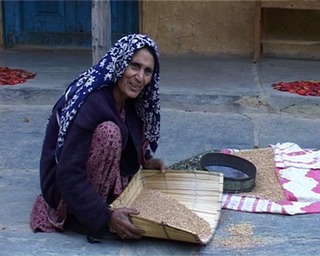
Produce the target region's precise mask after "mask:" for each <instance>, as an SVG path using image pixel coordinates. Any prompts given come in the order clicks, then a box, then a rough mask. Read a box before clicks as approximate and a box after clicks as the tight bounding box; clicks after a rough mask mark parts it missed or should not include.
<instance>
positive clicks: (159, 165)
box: [143, 157, 168, 172]
mask: <svg viewBox="0 0 320 256" xmlns="http://www.w3.org/2000/svg"><path fill="white" fill-rule="evenodd" d="M143 168H145V169H150V170H161V171H162V172H165V170H167V169H168V167H167V166H166V164H165V163H164V161H163V160H161V159H158V158H153V157H152V158H150V159H149V160H147V161H146V162H145V164H144V165H143Z"/></svg>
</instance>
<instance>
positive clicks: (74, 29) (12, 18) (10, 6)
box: [3, 0, 138, 47]
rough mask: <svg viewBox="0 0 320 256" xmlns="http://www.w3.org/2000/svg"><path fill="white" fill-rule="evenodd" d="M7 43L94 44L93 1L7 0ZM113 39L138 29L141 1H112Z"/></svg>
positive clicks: (89, 45)
mask: <svg viewBox="0 0 320 256" xmlns="http://www.w3.org/2000/svg"><path fill="white" fill-rule="evenodd" d="M3 13H4V20H5V45H6V46H7V47H11V46H14V45H43V46H52V47H54V46H77V47H91V1H90V0H87V1H70V0H55V1H35V0H23V1H12V0H8V1H6V0H5V1H4V12H3ZM111 15H112V41H115V40H116V39H118V38H119V37H120V36H122V35H124V34H127V33H136V32H138V0H134V1H133V0H126V1H116V0H114V1H111Z"/></svg>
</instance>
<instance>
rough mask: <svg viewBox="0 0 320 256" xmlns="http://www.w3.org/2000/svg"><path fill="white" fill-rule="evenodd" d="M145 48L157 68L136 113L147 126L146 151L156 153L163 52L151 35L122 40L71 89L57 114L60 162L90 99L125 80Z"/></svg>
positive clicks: (138, 103) (145, 131)
mask: <svg viewBox="0 0 320 256" xmlns="http://www.w3.org/2000/svg"><path fill="white" fill-rule="evenodd" d="M144 47H148V49H150V50H151V51H152V53H153V56H154V58H155V67H154V73H153V77H152V79H151V81H150V83H149V84H148V85H147V86H146V87H145V88H144V89H143V91H142V92H141V93H140V95H139V96H138V98H137V101H136V111H137V114H138V116H139V117H140V118H141V120H142V121H143V122H144V147H145V148H146V147H149V148H150V149H151V150H152V151H153V152H155V151H156V149H157V147H158V140H159V135H160V98H159V51H158V47H157V45H156V43H155V42H154V41H153V40H152V39H151V38H150V37H148V36H147V35H142V34H131V35H127V36H124V37H122V38H121V39H119V40H118V41H117V42H116V43H115V44H114V46H113V47H112V48H111V49H110V50H109V51H108V52H107V53H106V55H105V56H104V57H103V58H102V59H101V60H100V61H99V62H98V63H97V64H96V65H94V66H93V67H91V68H89V69H88V70H87V71H85V72H83V73H82V74H80V75H79V76H78V77H77V78H76V79H75V80H74V81H73V82H72V83H71V84H70V85H69V87H68V88H67V90H66V92H65V94H64V97H65V104H64V106H63V107H62V109H61V111H60V113H57V118H58V122H59V125H60V128H59V134H58V141H57V148H56V159H59V156H60V153H61V150H62V147H63V143H64V139H65V135H66V133H67V130H68V127H69V125H70V123H71V122H72V120H73V118H74V117H75V115H76V113H77V111H78V109H79V108H80V107H81V105H82V103H83V102H84V101H85V100H86V98H87V96H88V95H89V94H90V93H91V92H93V91H96V90H98V89H100V88H101V87H103V86H110V85H112V84H114V83H115V82H116V81H117V80H118V79H119V78H120V77H122V75H123V73H124V71H125V69H126V68H127V66H128V64H129V63H130V61H131V59H132V57H133V55H134V54H135V53H136V52H137V51H138V50H139V49H141V48H144Z"/></svg>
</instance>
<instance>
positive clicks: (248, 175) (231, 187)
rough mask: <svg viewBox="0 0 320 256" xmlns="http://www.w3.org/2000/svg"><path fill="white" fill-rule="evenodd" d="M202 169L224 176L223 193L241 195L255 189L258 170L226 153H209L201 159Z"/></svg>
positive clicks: (247, 162)
mask: <svg viewBox="0 0 320 256" xmlns="http://www.w3.org/2000/svg"><path fill="white" fill-rule="evenodd" d="M200 165H201V168H202V169H204V170H206V171H209V172H210V171H211V172H212V171H213V172H219V173H222V174H223V177H224V181H223V191H224V192H226V193H241V192H248V191H251V190H252V189H253V188H254V187H255V180H256V173H257V168H256V167H255V165H254V164H253V163H251V162H250V161H248V160H246V159H244V158H241V157H238V156H234V155H230V154H224V153H207V154H205V155H203V156H202V157H201V159H200Z"/></svg>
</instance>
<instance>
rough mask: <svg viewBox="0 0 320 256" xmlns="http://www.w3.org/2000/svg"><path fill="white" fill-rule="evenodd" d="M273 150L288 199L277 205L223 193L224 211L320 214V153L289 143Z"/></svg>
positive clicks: (258, 199) (280, 144)
mask: <svg viewBox="0 0 320 256" xmlns="http://www.w3.org/2000/svg"><path fill="white" fill-rule="evenodd" d="M270 147H272V149H273V153H274V163H275V173H277V176H278V180H279V183H280V185H281V186H282V188H283V191H284V194H285V198H286V199H285V200H283V201H281V202H278V203H276V202H272V201H270V200H267V199H262V198H259V197H252V196H243V195H237V194H224V195H223V199H222V208H223V209H231V210H236V211H245V212H260V213H261V212H265V213H277V214H289V215H295V214H306V213H320V150H312V149H302V148H300V147H299V146H298V145H297V144H295V143H290V142H286V143H277V144H276V145H270Z"/></svg>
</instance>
